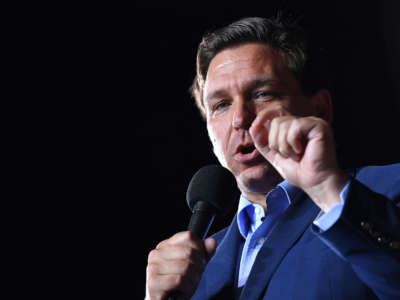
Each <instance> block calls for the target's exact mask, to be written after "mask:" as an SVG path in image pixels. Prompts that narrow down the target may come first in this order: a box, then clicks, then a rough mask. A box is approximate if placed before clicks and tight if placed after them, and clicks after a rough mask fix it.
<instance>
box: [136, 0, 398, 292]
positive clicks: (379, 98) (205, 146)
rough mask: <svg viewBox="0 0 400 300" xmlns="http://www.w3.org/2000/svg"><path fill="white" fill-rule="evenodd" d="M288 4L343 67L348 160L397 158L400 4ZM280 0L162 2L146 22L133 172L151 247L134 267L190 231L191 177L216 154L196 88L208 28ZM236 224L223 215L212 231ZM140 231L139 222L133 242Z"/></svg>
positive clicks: (340, 80) (268, 9)
mask: <svg viewBox="0 0 400 300" xmlns="http://www.w3.org/2000/svg"><path fill="white" fill-rule="evenodd" d="M300 2H301V4H300ZM287 3H288V5H287V6H288V7H290V8H292V9H294V10H295V11H299V12H301V13H302V14H304V21H303V23H304V24H305V26H307V28H309V29H310V30H311V31H312V33H313V35H314V36H315V37H316V38H317V39H319V40H320V41H321V43H323V44H324V45H325V46H326V47H327V48H328V49H329V50H330V52H331V60H332V62H333V63H332V64H333V66H334V68H335V74H336V81H335V83H336V90H335V122H334V129H335V132H336V140H337V144H338V151H339V153H340V156H341V163H342V165H343V167H345V168H347V167H353V166H359V165H363V164H383V163H391V162H394V161H398V160H399V158H400V154H399V153H400V152H399V150H400V148H399V143H398V141H397V140H398V135H399V133H398V132H399V125H398V124H399V122H398V118H399V112H400V106H399V105H400V100H399V99H400V76H399V74H400V73H399V69H400V56H399V55H400V48H399V43H400V38H399V37H400V31H399V26H398V24H399V21H398V20H397V19H395V18H396V16H395V13H394V11H396V10H395V7H394V4H393V3H394V2H393V3H381V2H378V1H371V2H369V1H365V2H362V5H360V3H361V2H352V1H340V2H337V3H333V2H326V1H320V2H318V1H308V2H307V4H304V1H297V2H296V1H292V2H287ZM273 6H274V5H271V3H270V2H269V3H265V4H258V5H256V6H252V5H247V6H244V5H242V6H240V7H237V6H233V5H232V6H231V5H227V6H226V7H218V9H215V7H214V6H212V7H207V8H202V9H199V10H196V9H193V10H192V11H191V12H190V11H187V10H185V11H182V10H181V9H179V8H176V10H172V9H171V10H168V9H167V11H165V10H163V9H160V10H157V12H155V11H152V13H151V14H150V15H149V18H148V19H145V20H143V23H142V26H141V28H143V29H147V30H145V31H144V33H145V36H144V38H143V39H142V40H141V41H140V42H139V43H138V47H141V50H143V52H141V51H140V52H141V53H143V54H142V55H141V56H140V57H136V58H135V59H138V62H139V61H140V63H141V64H142V65H141V67H140V69H139V70H140V72H141V73H140V74H136V75H139V76H138V78H137V79H134V81H133V82H132V87H133V89H134V90H135V92H134V93H133V99H132V102H133V103H137V104H138V106H136V105H133V107H132V115H131V117H132V118H131V121H132V125H133V126H132V129H133V132H137V134H138V139H139V141H138V145H140V146H139V149H135V150H139V151H134V152H133V153H134V154H133V155H132V159H133V160H134V164H135V167H134V169H133V172H132V175H136V174H138V175H139V176H140V178H139V179H138V180H137V179H133V181H132V183H131V184H132V189H133V191H135V193H134V194H133V197H132V200H131V201H132V203H138V205H139V207H140V209H139V210H140V213H139V212H138V211H137V210H136V209H134V211H132V216H131V217H132V218H137V217H138V215H137V214H138V213H139V215H140V214H144V215H146V216H147V217H146V218H148V219H147V220H148V221H147V222H144V223H141V222H139V224H140V223H141V224H142V225H141V228H142V230H143V232H142V233H143V234H142V235H140V234H139V236H141V239H140V241H138V244H137V248H140V249H141V251H142V253H140V255H139V256H135V261H137V262H139V263H140V264H141V265H140V267H141V268H140V267H139V268H136V267H135V270H138V274H139V276H143V274H144V266H145V261H146V254H147V253H148V251H149V250H150V249H151V248H153V247H155V245H156V244H157V243H158V242H159V241H160V240H162V239H165V238H167V237H169V236H170V235H172V234H173V233H175V232H177V231H181V230H184V229H185V227H186V225H187V223H188V220H189V217H190V215H189V211H188V209H187V208H186V204H185V192H186V187H187V185H188V183H189V181H190V178H191V176H192V175H193V174H194V172H195V171H196V170H197V169H198V168H200V167H201V166H203V165H205V164H208V163H215V162H216V160H215V158H214V156H213V154H212V151H211V146H210V143H209V142H208V137H207V133H206V129H205V125H204V123H203V121H202V120H201V118H200V117H199V114H198V112H197V110H196V108H195V107H194V104H193V99H191V98H190V95H189V93H188V92H187V90H188V87H189V86H190V84H191V82H192V80H193V77H194V70H195V53H196V49H197V45H198V43H199V42H200V39H201V36H202V33H203V32H204V31H205V30H208V29H210V28H214V27H215V26H217V27H218V26H221V25H225V24H227V23H229V22H231V21H234V20H236V19H238V18H241V17H245V16H264V15H267V16H268V15H270V14H273V13H274V8H273ZM275 7H282V4H277V5H275ZM153 22H154V23H153ZM395 26H397V27H395ZM142 47H143V48H142ZM136 92H138V93H136ZM138 108H140V110H139V111H137V109H138ZM137 120H139V123H138V122H137ZM134 137H135V138H137V135H134ZM137 162H138V163H139V168H138V169H139V170H140V173H138V172H137V168H136V163H137ZM143 187H145V188H146V190H143ZM138 195H142V196H141V197H138ZM143 197H144V198H143ZM139 203H140V204H139ZM228 222H229V220H222V221H220V222H219V223H218V224H217V225H216V226H215V227H213V230H216V229H218V228H221V227H220V226H222V225H223V224H225V225H226V224H227V223H228ZM137 230H138V228H133V230H132V239H133V240H137V237H138V236H137V234H138V232H137ZM141 271H142V272H143V273H140V272H141ZM143 278H144V277H143ZM136 286H137V288H138V289H140V288H142V286H141V285H140V281H136V280H135V287H136Z"/></svg>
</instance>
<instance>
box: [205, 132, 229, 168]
mask: <svg viewBox="0 0 400 300" xmlns="http://www.w3.org/2000/svg"><path fill="white" fill-rule="evenodd" d="M207 130H208V136H209V138H210V141H211V143H212V145H213V150H214V154H215V155H216V156H217V158H218V160H219V162H220V163H221V164H222V165H223V166H226V159H225V151H226V148H227V143H228V142H227V141H228V134H227V132H225V131H224V129H223V127H222V126H215V125H214V126H213V125H210V124H208V125H207Z"/></svg>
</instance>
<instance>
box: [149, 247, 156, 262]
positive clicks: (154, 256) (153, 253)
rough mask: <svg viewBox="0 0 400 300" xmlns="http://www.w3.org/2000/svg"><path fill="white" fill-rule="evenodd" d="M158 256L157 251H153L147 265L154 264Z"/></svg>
mask: <svg viewBox="0 0 400 300" xmlns="http://www.w3.org/2000/svg"><path fill="white" fill-rule="evenodd" d="M157 255H158V251H157V250H156V249H153V250H151V251H150V253H149V255H148V257H147V263H149V264H150V263H152V262H153V261H154V260H155V258H156V257H157Z"/></svg>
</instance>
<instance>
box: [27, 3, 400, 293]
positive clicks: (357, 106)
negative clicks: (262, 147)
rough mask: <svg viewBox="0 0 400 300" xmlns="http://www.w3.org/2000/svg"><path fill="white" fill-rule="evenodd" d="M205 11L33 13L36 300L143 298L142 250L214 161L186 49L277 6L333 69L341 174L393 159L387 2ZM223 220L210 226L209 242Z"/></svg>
mask: <svg viewBox="0 0 400 300" xmlns="http://www.w3.org/2000/svg"><path fill="white" fill-rule="evenodd" d="M214 2H215V3H212V4H207V3H200V2H198V3H193V4H192V3H190V4H188V3H185V4H180V5H177V4H170V3H169V4H163V5H156V4H136V5H134V6H118V5H113V6H112V7H111V6H110V5H101V4H97V5H93V6H90V5H87V6H85V7H83V6H81V7H80V6H74V7H71V6H68V7H67V6H65V7H61V6H59V7H57V8H52V9H53V10H52V13H51V14H46V18H44V19H42V18H40V17H38V16H36V15H34V17H33V18H34V19H35V22H36V23H35V24H38V26H37V27H36V26H35V27H30V26H28V25H27V26H24V27H23V30H24V32H26V33H27V36H30V37H32V40H31V41H29V42H28V43H27V45H26V47H27V48H29V49H31V50H30V51H31V52H30V53H32V54H31V57H28V58H25V59H26V62H27V64H33V67H34V68H33V70H34V71H33V72H32V74H30V73H28V74H27V76H28V77H29V79H35V80H37V81H34V84H32V87H31V90H32V91H34V92H36V93H37V94H39V95H43V96H44V97H45V98H46V99H50V101H48V103H47V102H46V103H45V104H43V107H39V108H38V103H41V102H37V101H31V102H30V103H33V104H30V105H32V106H33V105H34V106H35V112H36V111H41V112H40V114H37V115H35V116H34V118H35V119H36V121H39V124H40V125H39V130H36V129H35V130H33V129H32V128H30V126H27V129H25V130H27V131H28V132H29V130H31V131H32V132H34V133H35V135H34V139H33V141H32V142H31V143H30V144H29V146H32V145H33V146H35V147H36V145H38V144H39V145H40V146H38V148H37V149H34V150H32V151H31V152H30V153H31V154H30V155H32V156H33V153H36V151H37V153H39V155H38V156H36V157H34V159H33V160H34V161H35V162H34V164H35V165H34V168H32V170H33V171H32V177H35V179H36V180H38V181H40V182H37V184H35V187H34V188H35V189H34V190H35V191H37V192H38V193H40V197H43V198H49V199H50V202H49V203H46V204H44V205H43V207H40V208H42V209H43V211H45V212H50V213H49V214H47V215H48V216H49V217H48V218H50V221H48V220H47V219H46V221H43V220H40V224H41V228H40V229H41V232H44V235H43V240H44V241H45V242H46V243H47V242H48V241H51V247H46V249H45V251H43V253H45V254H44V256H47V257H50V258H51V259H50V260H51V262H50V264H49V266H47V267H45V268H44V270H45V273H46V276H47V277H46V278H47V279H48V280H49V282H46V283H41V284H40V285H39V287H36V289H39V290H40V287H42V286H45V287H46V288H47V287H48V286H49V285H51V286H52V287H54V289H55V291H54V293H53V294H52V292H48V293H50V294H51V295H53V296H54V295H59V294H60V293H62V294H64V295H69V296H71V295H81V296H83V297H90V296H92V295H93V294H98V295H104V296H108V297H109V298H110V297H112V298H117V299H128V298H130V299H132V298H134V299H142V298H143V297H144V288H145V268H146V263H147V255H148V252H149V251H150V250H151V249H153V248H154V247H155V246H156V245H157V243H158V242H160V241H161V240H163V239H165V238H168V237H170V236H171V235H173V234H174V233H176V232H178V231H183V230H185V229H186V226H187V224H188V222H189V219H190V211H189V209H188V208H187V206H186V202H185V194H186V189H187V186H188V184H189V182H190V179H191V177H192V176H193V174H194V173H195V172H196V171H197V170H198V169H199V168H200V167H202V166H204V165H206V164H211V163H217V161H216V159H215V157H214V156H213V154H212V149H211V144H210V143H209V141H208V137H207V132H206V128H205V123H204V122H203V121H202V119H201V117H200V114H199V113H198V111H197V109H196V107H195V106H194V100H193V99H192V98H191V97H190V95H189V92H188V89H189V87H190V85H191V83H192V80H193V78H194V75H195V55H196V50H197V46H198V44H199V42H200V41H201V37H202V35H203V33H204V32H205V31H206V30H209V29H212V28H217V27H220V26H223V25H226V24H228V23H230V22H232V21H235V20H237V19H239V18H242V17H249V16H261V17H262V16H271V15H274V14H275V12H276V9H279V8H280V9H281V8H284V9H290V11H293V12H294V13H297V14H301V15H303V16H304V17H303V19H302V23H303V25H304V26H305V27H306V29H308V30H309V31H310V32H311V33H312V35H313V36H314V38H315V39H317V40H318V41H319V42H320V43H321V45H323V46H324V47H325V48H327V49H328V50H329V52H330V61H331V64H332V65H333V67H334V71H335V85H336V89H335V91H334V103H335V116H334V117H335V121H334V124H333V127H334V130H335V133H336V141H337V147H338V152H339V155H340V161H341V164H342V166H343V167H344V168H349V167H355V166H361V165H364V164H386V163H392V162H398V161H399V160H400V151H399V150H400V145H399V143H398V135H399V134H398V131H399V125H398V123H399V122H398V119H399V112H400V73H399V72H400V71H399V70H400V46H399V45H400V29H399V21H398V20H397V13H398V11H399V4H398V2H397V1H394V0H393V1H377V0H373V1H372V0H371V1H344V0H341V1H336V2H332V1H329V2H328V1H316V0H315V1H289V0H288V1H262V2H261V1H259V2H257V4H250V3H249V4H244V3H241V4H240V5H237V4H235V3H233V2H229V3H223V2H218V4H217V2H216V1H214ZM47 9H48V7H47ZM25 13H27V14H29V8H25ZM36 53H38V54H39V55H37V56H36V55H35V54H36ZM38 57H39V58H40V59H38ZM23 59H24V57H22V56H21V61H23ZM42 61H46V64H42ZM37 70H40V72H43V73H44V74H45V76H44V77H45V79H46V80H42V79H41V77H39V78H38V73H37V72H36V71H37ZM42 87H43V88H42ZM31 90H29V91H27V92H29V93H30V92H31ZM29 109H30V107H29V106H28V108H27V109H26V110H27V114H29V113H30V111H29ZM49 112H50V113H49ZM42 115H46V119H41V118H40V116H42ZM38 132H39V133H42V132H44V134H43V135H41V134H39V133H38ZM41 145H45V147H43V149H42V146H41ZM38 157H39V158H40V159H38ZM28 158H29V157H28ZM42 159H43V161H46V164H44V163H43V164H42ZM37 170H40V172H37ZM41 172H42V173H44V176H43V178H45V180H44V179H42V177H41V176H39V175H38V174H42V173H41ZM28 177H29V176H28ZM29 178H31V177H29ZM229 222H230V218H229V217H227V218H225V219H219V220H217V221H216V223H215V226H214V227H213V228H212V229H211V231H212V232H215V231H217V230H219V229H221V228H222V226H225V225H227V224H229ZM53 224H60V226H54V225H53ZM36 263H37V262H36V261H35V262H34V264H36ZM39 265H40V264H39ZM60 271H61V273H63V274H64V275H63V276H61V277H58V276H55V275H54V276H53V274H54V273H59V272H60ZM34 273H35V272H33V275H35V274H34ZM48 275H50V276H48ZM78 289H82V290H83V292H79V293H78V292H77V290H78ZM52 291H53V290H52ZM132 294H133V296H132Z"/></svg>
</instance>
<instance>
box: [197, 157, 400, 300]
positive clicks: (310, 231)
mask: <svg viewBox="0 0 400 300" xmlns="http://www.w3.org/2000/svg"><path fill="white" fill-rule="evenodd" d="M351 175H352V179H351V183H350V186H349V194H348V197H347V200H346V204H345V206H344V208H343V212H342V215H341V216H340V218H339V220H338V221H337V222H336V223H335V224H334V225H333V226H332V227H331V228H330V229H329V230H327V231H325V232H322V233H321V232H319V230H318V228H317V227H315V226H314V225H313V224H312V222H313V221H314V220H315V218H316V217H317V215H318V213H319V212H320V209H319V208H318V207H317V206H316V205H315V204H314V203H313V201H312V200H311V199H310V198H309V197H308V196H307V195H306V194H303V195H302V197H298V198H297V201H295V202H294V203H292V204H291V205H290V206H289V208H288V209H287V210H286V211H285V213H284V215H283V216H282V218H281V219H280V220H279V222H278V224H276V226H275V227H274V228H273V229H272V230H271V232H270V233H269V235H268V237H267V239H266V241H265V243H264V245H263V247H262V248H261V250H260V252H259V254H258V256H257V258H256V261H255V263H254V265H253V268H252V270H251V273H250V275H249V278H248V280H247V283H246V284H245V286H244V287H243V289H242V291H241V295H240V299H247V300H250V299H269V300H271V299H272V300H274V299H279V300H289V299H292V300H294V299H296V300H299V299H306V300H313V299H318V300H321V299H340V300H346V299H349V300H350V299H351V300H354V299H357V300H363V299H391V300H394V299H400V246H399V242H400V208H399V207H400V164H394V165H389V166H370V167H364V168H361V169H358V170H354V171H353V172H352V173H351ZM213 237H214V238H215V239H216V240H217V241H218V247H217V250H216V253H215V254H214V256H213V258H212V259H211V260H210V262H209V263H208V265H207V267H206V269H205V271H204V273H203V276H202V279H201V281H200V283H199V286H198V288H197V290H196V292H195V294H194V295H193V297H192V299H196V300H200V299H201V300H204V299H234V291H235V286H236V280H237V268H238V262H239V261H240V256H241V249H242V245H243V237H242V236H241V235H240V233H239V230H238V226H237V222H236V217H235V218H234V220H233V222H232V224H231V225H230V226H229V227H228V228H225V229H224V230H222V231H220V232H218V233H217V234H215V235H214V236H213Z"/></svg>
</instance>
